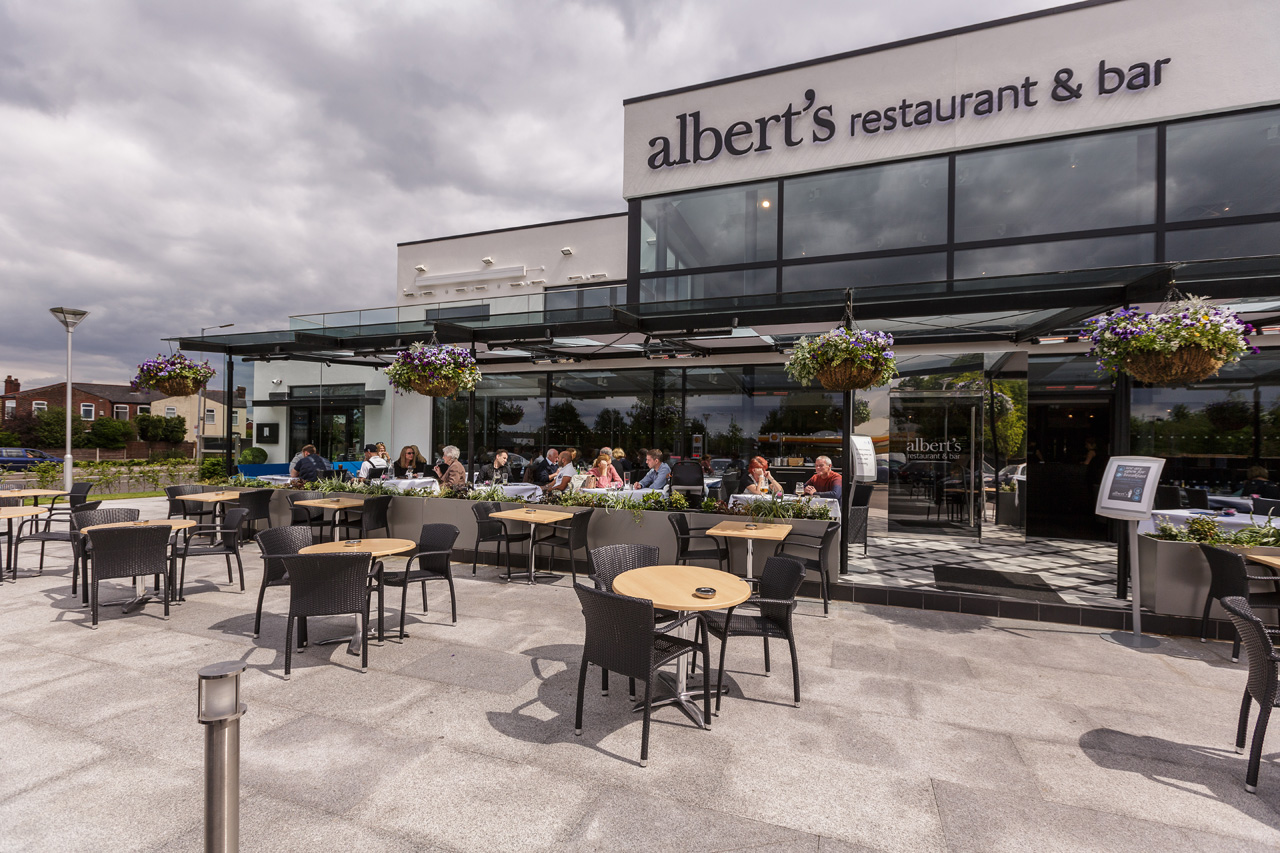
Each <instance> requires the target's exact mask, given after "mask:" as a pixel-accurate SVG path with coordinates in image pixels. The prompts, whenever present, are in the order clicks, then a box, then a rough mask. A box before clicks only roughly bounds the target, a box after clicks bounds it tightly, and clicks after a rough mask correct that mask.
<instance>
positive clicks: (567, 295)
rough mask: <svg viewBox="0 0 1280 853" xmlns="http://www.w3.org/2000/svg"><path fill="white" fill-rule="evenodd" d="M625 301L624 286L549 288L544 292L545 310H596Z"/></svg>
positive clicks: (625, 290)
mask: <svg viewBox="0 0 1280 853" xmlns="http://www.w3.org/2000/svg"><path fill="white" fill-rule="evenodd" d="M626 301H627V288H626V285H608V286H604V287H549V288H547V290H546V310H548V311H564V310H569V309H575V308H597V307H600V306H605V305H621V304H622V303H624V302H626Z"/></svg>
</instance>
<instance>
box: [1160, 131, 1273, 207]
mask: <svg viewBox="0 0 1280 853" xmlns="http://www.w3.org/2000/svg"><path fill="white" fill-rule="evenodd" d="M1167 152H1168V153H1167V154H1166V157H1167V158H1168V166H1167V170H1168V175H1167V177H1166V179H1165V198H1166V203H1165V210H1166V214H1165V215H1166V218H1167V219H1168V220H1169V221H1170V222H1186V221H1190V220H1196V219H1217V218H1226V217H1234V216H1250V215H1254V214H1264V213H1280V192H1278V191H1277V188H1278V187H1280V111H1277V110H1266V111H1264V112H1257V113H1246V114H1244V115H1234V116H1225V117H1219V118H1211V119H1204V120H1200V121H1191V122H1184V123H1181V124H1174V125H1170V127H1169V130H1168V143H1167Z"/></svg>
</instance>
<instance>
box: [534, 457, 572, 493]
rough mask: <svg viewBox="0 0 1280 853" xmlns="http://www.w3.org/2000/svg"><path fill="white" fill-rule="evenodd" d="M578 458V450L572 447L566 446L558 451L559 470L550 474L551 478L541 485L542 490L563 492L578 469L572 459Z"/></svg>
mask: <svg viewBox="0 0 1280 853" xmlns="http://www.w3.org/2000/svg"><path fill="white" fill-rule="evenodd" d="M577 458H578V451H576V450H574V449H573V448H572V447H567V448H565V449H564V450H562V451H560V456H559V457H558V458H557V460H556V461H557V462H558V463H559V464H560V470H559V471H556V472H555V473H554V474H552V475H551V480H550V482H548V483H547V484H546V485H545V486H543V487H542V491H544V492H563V491H565V490H566V489H568V488H569V484H570V483H572V482H573V478H574V477H575V476H577V474H578V469H577V468H576V467H575V466H574V464H573V463H574V461H575V460H576V459H577Z"/></svg>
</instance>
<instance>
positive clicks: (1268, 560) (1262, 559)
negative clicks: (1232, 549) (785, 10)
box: [1244, 551, 1280, 571]
mask: <svg viewBox="0 0 1280 853" xmlns="http://www.w3.org/2000/svg"><path fill="white" fill-rule="evenodd" d="M1244 558H1245V559H1246V560H1248V561H1249V562H1251V563H1257V564H1258V565H1260V566H1266V567H1267V568H1269V569H1275V570H1276V571H1280V557H1270V556H1263V555H1261V554H1256V555H1255V554H1250V553H1249V552H1248V551H1245V552H1244Z"/></svg>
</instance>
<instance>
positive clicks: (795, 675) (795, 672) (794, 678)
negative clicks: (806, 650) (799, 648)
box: [787, 634, 800, 708]
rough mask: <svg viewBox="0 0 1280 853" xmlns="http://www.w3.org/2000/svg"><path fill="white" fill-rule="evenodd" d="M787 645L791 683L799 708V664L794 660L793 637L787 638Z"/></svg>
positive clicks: (794, 644) (794, 645) (794, 646)
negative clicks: (789, 656)
mask: <svg viewBox="0 0 1280 853" xmlns="http://www.w3.org/2000/svg"><path fill="white" fill-rule="evenodd" d="M787 645H788V646H790V647H791V683H792V687H793V688H794V689H795V695H796V707H797V708H799V707H800V662H799V661H797V660H796V638H795V635H794V634H792V635H791V636H789V637H787Z"/></svg>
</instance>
